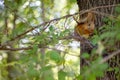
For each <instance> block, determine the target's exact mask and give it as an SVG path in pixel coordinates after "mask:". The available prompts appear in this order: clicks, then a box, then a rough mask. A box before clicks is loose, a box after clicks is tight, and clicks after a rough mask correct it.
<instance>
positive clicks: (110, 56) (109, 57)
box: [100, 50, 120, 64]
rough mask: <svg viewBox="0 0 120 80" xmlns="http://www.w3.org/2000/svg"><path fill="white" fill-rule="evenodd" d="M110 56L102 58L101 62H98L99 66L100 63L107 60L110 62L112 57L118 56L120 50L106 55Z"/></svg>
mask: <svg viewBox="0 0 120 80" xmlns="http://www.w3.org/2000/svg"><path fill="white" fill-rule="evenodd" d="M108 54H110V55H108V56H107V57H105V58H103V59H102V60H101V61H100V64H101V63H104V62H107V61H108V60H110V59H111V58H113V57H114V56H116V55H117V54H120V50H117V51H115V52H112V53H108Z"/></svg>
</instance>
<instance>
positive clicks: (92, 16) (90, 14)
mask: <svg viewBox="0 0 120 80" xmlns="http://www.w3.org/2000/svg"><path fill="white" fill-rule="evenodd" d="M94 20H95V14H94V13H93V12H91V11H90V12H88V15H87V21H88V22H89V21H94Z"/></svg>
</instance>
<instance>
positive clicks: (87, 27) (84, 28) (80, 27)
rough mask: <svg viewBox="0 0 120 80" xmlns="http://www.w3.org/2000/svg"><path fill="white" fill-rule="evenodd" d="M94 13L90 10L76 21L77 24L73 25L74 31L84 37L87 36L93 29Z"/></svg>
mask: <svg viewBox="0 0 120 80" xmlns="http://www.w3.org/2000/svg"><path fill="white" fill-rule="evenodd" d="M94 20H95V15H94V14H93V13H92V12H88V14H87V17H86V18H84V19H82V20H80V22H78V21H76V22H77V26H75V33H77V34H78V35H79V36H82V37H84V38H86V39H87V38H89V37H90V36H91V35H92V34H93V33H94V29H95V22H94Z"/></svg>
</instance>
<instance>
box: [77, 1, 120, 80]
mask: <svg viewBox="0 0 120 80" xmlns="http://www.w3.org/2000/svg"><path fill="white" fill-rule="evenodd" d="M119 3H120V0H77V4H78V7H79V11H81V10H87V9H90V8H93V7H97V6H105V5H113V4H119ZM96 11H99V12H103V13H108V14H114V15H116V13H115V7H108V8H100V9H96ZM83 16H84V15H83ZM80 17H81V16H80ZM103 18H104V17H103V16H100V15H96V19H95V27H96V29H98V28H99V27H101V26H102V25H104V22H103V21H102V20H103ZM118 43H120V41H118ZM118 43H117V45H115V47H117V48H118V49H119V48H120V44H118ZM85 45H86V44H84V43H83V44H81V46H80V47H81V54H82V53H85V52H88V53H89V51H88V49H87V48H85V47H86V46H85ZM116 59H117V60H116ZM118 59H119V60H118ZM115 60H116V61H112V60H109V61H108V63H109V66H110V67H114V65H117V64H120V55H118V56H116V57H115ZM84 63H85V61H84V60H83V59H81V63H80V64H81V65H84ZM83 67H84V66H83ZM97 80H117V79H116V74H115V71H112V73H111V72H110V71H106V72H105V76H104V77H103V78H99V79H97Z"/></svg>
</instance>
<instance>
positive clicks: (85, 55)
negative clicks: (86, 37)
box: [81, 53, 90, 58]
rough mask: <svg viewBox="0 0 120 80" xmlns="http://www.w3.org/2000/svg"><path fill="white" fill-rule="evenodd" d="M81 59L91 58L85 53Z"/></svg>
mask: <svg viewBox="0 0 120 80" xmlns="http://www.w3.org/2000/svg"><path fill="white" fill-rule="evenodd" d="M81 57H82V58H89V57H90V55H89V54H88V53H83V54H82V56H81Z"/></svg>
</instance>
